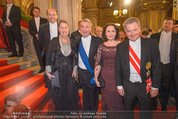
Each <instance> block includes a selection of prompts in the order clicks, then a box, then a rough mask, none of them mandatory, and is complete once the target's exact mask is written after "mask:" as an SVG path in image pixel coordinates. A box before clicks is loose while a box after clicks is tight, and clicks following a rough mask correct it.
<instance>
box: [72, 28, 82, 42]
mask: <svg viewBox="0 0 178 119" xmlns="http://www.w3.org/2000/svg"><path fill="white" fill-rule="evenodd" d="M81 37H82V35H81V34H80V32H79V30H77V31H74V32H72V33H71V39H74V40H75V39H80V38H81Z"/></svg>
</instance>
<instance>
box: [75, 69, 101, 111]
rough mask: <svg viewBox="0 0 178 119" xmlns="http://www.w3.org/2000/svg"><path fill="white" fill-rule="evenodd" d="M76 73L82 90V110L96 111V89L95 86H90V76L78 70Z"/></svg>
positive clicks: (84, 71)
mask: <svg viewBox="0 0 178 119" xmlns="http://www.w3.org/2000/svg"><path fill="white" fill-rule="evenodd" d="M78 72H79V75H78V76H79V81H80V85H81V87H82V89H83V109H84V110H93V111H96V110H97V109H98V104H99V94H98V88H97V87H96V85H95V84H90V80H91V77H92V75H91V73H90V72H89V71H87V70H83V69H80V68H78Z"/></svg>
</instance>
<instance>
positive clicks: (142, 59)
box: [116, 17, 161, 119]
mask: <svg viewBox="0 0 178 119" xmlns="http://www.w3.org/2000/svg"><path fill="white" fill-rule="evenodd" d="M124 30H125V33H126V35H127V37H128V40H126V41H125V42H122V43H120V44H118V46H117V50H116V84H117V88H118V92H119V94H120V95H121V96H123V98H124V107H125V110H128V111H131V112H129V113H128V114H127V115H126V116H127V119H133V118H134V112H132V111H133V110H134V103H135V100H136V98H138V101H139V103H140V110H141V113H140V119H146V118H148V119H150V118H152V114H151V113H146V112H145V113H142V111H143V110H144V111H148V110H151V109H152V108H151V106H152V105H151V101H152V100H151V97H155V96H156V95H157V94H158V89H159V86H160V81H161V69H160V54H159V49H158V45H157V41H156V40H154V39H148V38H141V37H140V36H139V33H140V31H141V27H140V21H139V19H138V18H135V17H130V18H128V19H126V20H125V22H124ZM151 82H152V85H151Z"/></svg>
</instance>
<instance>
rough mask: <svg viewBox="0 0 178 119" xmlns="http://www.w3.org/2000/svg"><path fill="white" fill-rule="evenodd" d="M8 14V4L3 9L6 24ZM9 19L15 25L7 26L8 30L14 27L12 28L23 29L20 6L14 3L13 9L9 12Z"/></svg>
mask: <svg viewBox="0 0 178 119" xmlns="http://www.w3.org/2000/svg"><path fill="white" fill-rule="evenodd" d="M6 16H7V6H6V7H4V9H3V16H2V20H3V22H4V24H5V22H6V21H7V19H6ZM9 20H10V22H11V23H12V24H13V25H12V26H11V27H6V30H8V28H12V30H16V31H17V30H18V31H21V29H20V20H21V10H20V7H18V6H15V5H14V4H13V5H12V7H11V10H10V12H9Z"/></svg>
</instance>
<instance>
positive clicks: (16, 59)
mask: <svg viewBox="0 0 178 119" xmlns="http://www.w3.org/2000/svg"><path fill="white" fill-rule="evenodd" d="M4 59H6V60H7V64H15V63H17V62H22V61H26V59H27V58H26V57H8V58H4Z"/></svg>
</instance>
